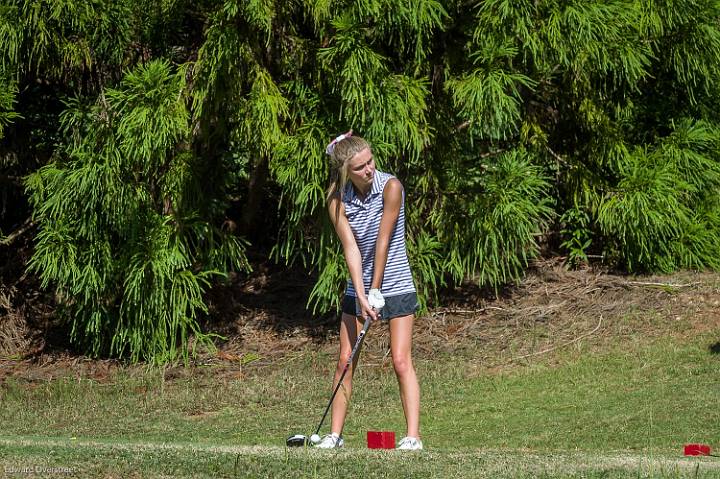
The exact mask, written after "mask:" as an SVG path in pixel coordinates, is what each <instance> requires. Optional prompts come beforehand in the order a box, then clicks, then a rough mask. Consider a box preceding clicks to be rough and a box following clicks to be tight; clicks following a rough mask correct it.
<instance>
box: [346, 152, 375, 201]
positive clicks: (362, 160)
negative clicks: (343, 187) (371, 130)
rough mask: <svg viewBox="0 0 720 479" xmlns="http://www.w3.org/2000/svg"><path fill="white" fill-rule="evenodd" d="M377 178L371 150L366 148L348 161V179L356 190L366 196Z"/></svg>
mask: <svg viewBox="0 0 720 479" xmlns="http://www.w3.org/2000/svg"><path fill="white" fill-rule="evenodd" d="M374 177H375V160H374V159H373V155H372V152H371V151H370V149H368V148H365V149H364V150H362V151H360V152H359V153H355V156H353V157H352V158H350V161H348V178H349V179H350V181H352V183H353V185H355V188H356V189H357V190H359V191H360V192H361V193H363V194H365V193H367V192H368V191H370V188H371V187H372V182H373V178H374Z"/></svg>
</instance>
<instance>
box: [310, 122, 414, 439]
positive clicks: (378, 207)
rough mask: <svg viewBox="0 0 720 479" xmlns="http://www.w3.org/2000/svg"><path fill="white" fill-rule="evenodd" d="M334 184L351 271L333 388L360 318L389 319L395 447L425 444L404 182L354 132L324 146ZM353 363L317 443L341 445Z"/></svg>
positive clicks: (335, 214) (336, 220)
mask: <svg viewBox="0 0 720 479" xmlns="http://www.w3.org/2000/svg"><path fill="white" fill-rule="evenodd" d="M326 153H327V154H328V155H329V156H330V163H331V166H330V170H331V181H330V187H329V188H328V196H327V199H328V209H329V213H330V218H331V220H332V223H333V225H334V226H335V231H336V232H337V235H338V236H339V238H340V242H341V243H342V246H343V251H344V253H345V261H346V262H347V266H348V270H349V272H350V280H349V281H348V284H347V289H346V290H345V297H344V298H343V306H342V312H343V314H342V320H341V322H340V357H339V358H338V363H337V370H336V372H335V379H334V381H333V388H334V387H336V386H337V382H338V380H339V378H340V375H341V374H342V371H343V369H344V368H345V365H346V364H347V361H348V358H349V357H350V352H351V350H352V345H353V344H354V343H355V340H356V338H357V334H358V331H360V329H362V325H363V323H364V321H363V319H364V318H367V317H368V316H369V317H371V318H372V319H373V320H376V319H379V318H382V319H383V320H388V321H389V323H390V350H391V352H392V360H393V366H394V368H395V374H396V375H397V379H398V383H399V385H400V398H401V400H402V406H403V410H404V412H405V421H406V423H407V436H406V437H404V438H403V439H401V440H400V443H399V444H398V449H404V450H417V449H422V442H421V441H420V431H419V427H420V424H419V422H420V387H419V385H418V380H417V376H416V375H415V368H414V367H413V363H412V356H411V350H412V328H413V321H414V319H415V311H416V310H417V308H418V302H417V294H416V291H415V285H414V283H413V279H412V275H411V273H410V265H409V264H408V258H407V252H406V250H405V202H404V193H403V187H402V184H400V181H398V179H397V178H395V177H394V176H392V175H390V174H388V173H383V172H381V171H377V170H376V169H375V162H374V160H373V153H372V150H371V148H370V145H369V144H368V143H367V142H366V141H365V140H363V139H362V138H360V137H358V136H353V135H352V130H351V131H350V132H348V133H346V134H343V135H340V136H339V137H337V138H336V139H335V140H333V142H332V143H330V144H329V145H328V147H327V150H326ZM354 366H355V365H354V364H353V365H352V367H351V370H350V371H349V372H350V374H346V375H345V379H344V381H343V386H342V389H343V394H338V395H337V396H336V397H335V400H334V401H333V404H332V429H331V433H330V434H327V435H326V436H325V437H323V439H322V440H321V442H320V443H319V444H318V445H317V447H320V448H335V447H342V446H343V439H342V431H343V424H344V423H345V415H346V413H347V407H348V400H349V399H350V394H351V391H352V376H353V372H354Z"/></svg>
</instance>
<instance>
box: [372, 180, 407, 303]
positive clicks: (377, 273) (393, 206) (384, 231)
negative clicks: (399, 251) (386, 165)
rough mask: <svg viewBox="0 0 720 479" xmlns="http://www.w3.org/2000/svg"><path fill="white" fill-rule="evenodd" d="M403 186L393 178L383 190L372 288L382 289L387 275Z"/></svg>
mask: <svg viewBox="0 0 720 479" xmlns="http://www.w3.org/2000/svg"><path fill="white" fill-rule="evenodd" d="M402 195H403V186H402V184H401V183H400V180H398V179H397V178H391V179H390V180H389V181H388V182H387V183H386V184H385V189H384V190H383V214H382V218H381V219H380V231H378V237H377V242H376V243H375V264H374V267H373V277H372V283H370V288H371V289H375V288H377V289H382V280H383V276H384V275H385V265H386V264H387V257H388V249H389V248H390V236H391V235H392V232H393V230H394V229H395V225H396V224H397V220H398V216H400V205H402Z"/></svg>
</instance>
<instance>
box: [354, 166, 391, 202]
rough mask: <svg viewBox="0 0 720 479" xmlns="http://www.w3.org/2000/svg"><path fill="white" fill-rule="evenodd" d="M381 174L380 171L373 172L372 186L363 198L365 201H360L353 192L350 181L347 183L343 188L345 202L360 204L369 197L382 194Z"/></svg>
mask: <svg viewBox="0 0 720 479" xmlns="http://www.w3.org/2000/svg"><path fill="white" fill-rule="evenodd" d="M381 174H382V173H381V172H380V171H378V170H375V175H374V176H373V182H372V186H371V187H370V191H369V192H368V194H367V196H366V197H365V200H361V199H360V197H359V196H358V195H357V193H356V192H355V188H353V184H352V181H348V182H347V185H346V186H345V198H347V201H348V202H350V203H355V204H362V203H363V202H364V201H367V200H368V199H369V198H370V197H371V196H374V195H377V194H382V184H381V183H382V180H381V179H380V175H381Z"/></svg>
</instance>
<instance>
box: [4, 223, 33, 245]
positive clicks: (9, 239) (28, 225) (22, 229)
mask: <svg viewBox="0 0 720 479" xmlns="http://www.w3.org/2000/svg"><path fill="white" fill-rule="evenodd" d="M36 224H37V223H35V222H34V221H32V220H31V219H30V218H28V219H27V220H25V222H24V223H23V224H22V225H21V226H20V227H19V228H18V229H16V230H15V231H13V232H12V233H10V234H9V235H7V236H6V237H4V238H2V239H0V246H9V245H11V244H12V243H13V242H15V240H17V239H18V238H20V237H22V236H23V235H24V234H25V233H26V232H27V231H29V230H30V229H31V228H33V227H34V226H35V225H36Z"/></svg>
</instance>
